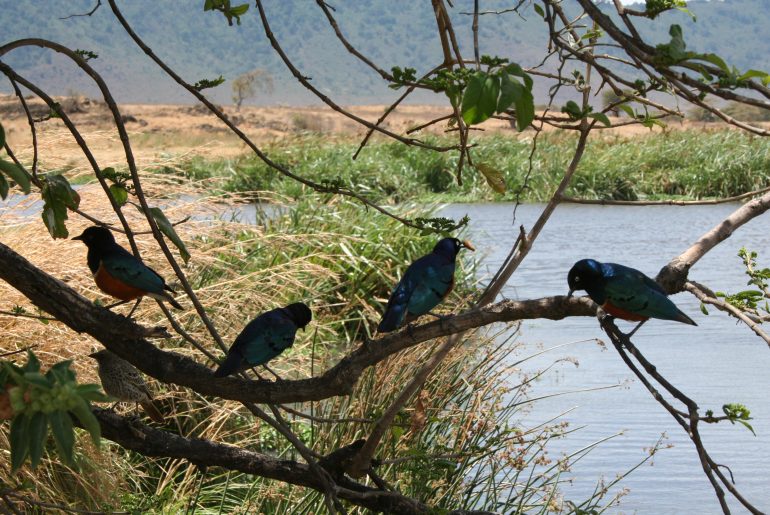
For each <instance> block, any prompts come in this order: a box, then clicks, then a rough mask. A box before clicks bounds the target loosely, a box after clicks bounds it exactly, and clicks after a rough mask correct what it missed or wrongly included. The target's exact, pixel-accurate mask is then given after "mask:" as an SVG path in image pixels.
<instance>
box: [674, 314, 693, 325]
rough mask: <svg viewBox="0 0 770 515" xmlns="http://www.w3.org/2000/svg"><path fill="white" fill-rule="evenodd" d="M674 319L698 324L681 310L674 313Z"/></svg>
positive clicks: (684, 322)
mask: <svg viewBox="0 0 770 515" xmlns="http://www.w3.org/2000/svg"><path fill="white" fill-rule="evenodd" d="M674 320H676V321H677V322H682V323H683V324H690V325H698V324H696V323H695V320H693V319H692V318H690V317H688V316H687V315H685V314H684V313H683V312H682V311H679V312H678V313H677V314H676V318H675V319H674Z"/></svg>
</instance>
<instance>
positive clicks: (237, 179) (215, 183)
mask: <svg viewBox="0 0 770 515" xmlns="http://www.w3.org/2000/svg"><path fill="white" fill-rule="evenodd" d="M480 143H481V144H480V145H479V146H478V147H477V149H476V150H474V159H475V162H476V163H485V164H488V165H491V166H494V167H495V168H497V169H498V170H500V171H502V172H503V173H504V176H505V182H506V184H507V192H506V193H505V194H498V193H495V192H493V191H492V190H491V188H489V186H487V184H486V181H485V179H484V178H483V177H482V176H481V174H480V173H478V172H477V171H475V170H473V169H470V168H466V170H465V172H464V173H463V183H462V185H458V184H457V181H456V180H455V178H454V173H455V170H456V165H457V153H456V152H447V153H436V152H430V151H425V150H422V149H418V148H415V147H407V146H405V145H403V144H401V143H383V142H375V143H370V144H369V145H368V146H367V147H366V149H365V150H364V151H363V152H362V153H361V155H360V156H359V157H358V159H357V160H355V161H354V160H352V159H351V156H352V155H353V153H354V152H355V150H356V148H357V145H358V142H357V141H351V140H329V139H328V138H324V137H322V136H318V135H305V136H300V137H297V138H292V139H288V140H282V141H281V142H279V143H275V144H273V145H272V146H270V147H267V148H266V150H267V151H268V153H269V155H270V156H271V157H272V158H273V159H274V160H276V161H278V162H279V163H282V164H284V165H287V166H290V167H291V169H292V170H293V171H295V172H296V173H297V174H299V175H302V176H304V177H307V178H309V179H312V180H314V181H317V182H323V181H334V182H341V183H342V184H344V185H346V186H347V187H349V188H351V189H353V190H355V191H358V192H361V193H365V194H367V195H368V196H370V197H371V198H372V199H373V200H376V201H378V202H394V203H399V202H404V201H418V202H430V201H433V200H440V201H442V202H447V201H464V202H479V201H504V200H513V199H515V198H516V193H518V192H521V195H522V199H523V200H525V201H529V202H538V201H543V200H547V199H548V198H549V196H550V195H551V193H552V192H553V191H554V190H555V188H556V185H557V184H558V182H559V180H560V179H561V176H562V174H563V171H564V169H565V167H566V166H567V164H568V162H569V159H570V158H571V156H572V152H573V149H574V147H575V143H576V137H575V135H574V134H566V133H562V132H551V133H547V134H543V135H542V136H541V137H540V138H539V140H538V149H537V152H536V153H535V156H534V160H533V169H532V173H531V176H530V179H529V183H528V187H527V188H525V189H523V191H522V186H523V185H524V183H525V178H526V176H527V171H528V158H529V154H530V150H531V141H530V140H522V141H519V140H516V139H513V138H511V137H509V136H489V137H484V138H483V139H482V140H481V142H480ZM182 170H183V173H185V174H186V175H187V176H189V177H191V178H194V179H198V180H208V181H211V187H212V188H215V189H220V190H221V191H225V192H227V191H230V192H247V191H273V192H277V193H280V194H283V195H286V196H288V197H290V198H299V197H301V196H302V195H303V194H304V193H305V188H304V187H303V186H301V185H299V184H297V183H296V182H294V181H291V180H289V179H285V178H284V177H283V176H281V175H280V174H278V173H276V172H275V171H273V170H271V169H270V168H268V167H267V166H266V165H264V164H263V163H262V162H261V161H258V160H256V159H253V158H242V159H235V160H220V161H214V162H212V161H207V160H201V159H197V160H196V159H193V160H191V161H189V162H187V163H185V164H184V165H183V166H182ZM173 172H174V173H178V172H179V169H176V170H174V171H173ZM768 183H770V141H767V138H755V137H752V136H750V135H746V134H744V133H739V132H737V131H728V130H718V131H700V130H698V131H671V132H668V133H654V134H649V135H646V136H636V137H624V136H608V137H604V136H601V135H599V134H597V135H596V136H595V137H593V138H592V139H591V140H590V143H589V146H588V149H587V150H586V153H585V156H584V158H583V161H582V162H581V165H580V168H579V170H578V173H577V174H576V176H575V178H574V180H573V181H572V185H571V187H570V189H569V191H568V195H572V196H577V197H584V198H594V199H619V200H620V199H622V200H635V199H638V198H672V197H675V198H685V199H701V198H710V197H726V196H731V195H737V194H740V193H744V192H746V191H751V190H753V189H758V188H761V187H763V186H766V185H767V184H768Z"/></svg>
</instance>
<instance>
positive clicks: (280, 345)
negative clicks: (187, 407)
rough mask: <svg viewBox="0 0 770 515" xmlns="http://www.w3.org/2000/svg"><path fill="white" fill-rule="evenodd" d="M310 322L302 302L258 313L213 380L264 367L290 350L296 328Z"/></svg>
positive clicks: (228, 353) (311, 317) (311, 316)
mask: <svg viewBox="0 0 770 515" xmlns="http://www.w3.org/2000/svg"><path fill="white" fill-rule="evenodd" d="M312 319H313V314H312V312H311V311H310V308H309V307H307V304H304V303H302V302H295V303H294V304H289V305H288V306H286V307H285V308H278V309H273V310H270V311H268V312H266V313H262V314H261V315H259V316H258V317H257V318H255V319H254V320H252V321H251V322H249V323H248V324H247V325H246V327H244V328H243V331H241V334H239V335H238V337H237V338H236V339H235V341H234V342H233V344H232V345H231V346H230V350H229V351H227V358H225V361H224V362H223V363H222V364H221V365H220V366H219V368H218V369H217V370H216V372H214V377H225V376H229V375H230V374H233V373H235V372H240V371H241V370H245V369H247V368H250V367H256V366H257V365H264V364H265V363H267V362H268V361H270V360H271V359H273V358H274V357H276V356H278V355H279V354H280V353H282V352H283V351H285V350H286V349H288V348H289V347H291V346H292V344H293V343H294V336H295V335H296V334H297V329H304V328H305V326H306V325H308V324H309V323H310V321H311V320H312Z"/></svg>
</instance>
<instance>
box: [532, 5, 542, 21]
mask: <svg viewBox="0 0 770 515" xmlns="http://www.w3.org/2000/svg"><path fill="white" fill-rule="evenodd" d="M532 7H533V8H534V9H535V12H536V13H537V14H539V15H540V17H541V18H543V19H545V11H543V8H542V7H540V4H538V3H535V4H533V5H532Z"/></svg>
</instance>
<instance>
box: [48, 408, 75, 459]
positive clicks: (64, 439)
mask: <svg viewBox="0 0 770 515" xmlns="http://www.w3.org/2000/svg"><path fill="white" fill-rule="evenodd" d="M48 423H49V424H51V432H52V433H53V439H54V441H55V442H56V449H57V450H58V451H59V457H60V458H61V460H62V461H63V462H64V463H66V464H68V465H71V464H73V463H74V460H73V459H72V451H73V449H74V447H75V432H74V431H73V429H72V419H71V418H70V415H69V413H67V412H66V411H62V410H57V411H53V412H51V413H49V414H48Z"/></svg>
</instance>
